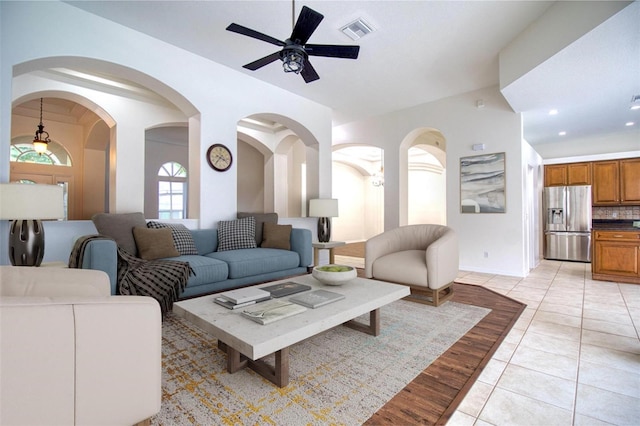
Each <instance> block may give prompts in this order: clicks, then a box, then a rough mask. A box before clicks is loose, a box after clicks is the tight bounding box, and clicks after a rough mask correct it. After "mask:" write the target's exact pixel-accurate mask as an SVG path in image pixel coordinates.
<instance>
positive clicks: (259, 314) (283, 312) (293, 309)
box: [242, 299, 307, 325]
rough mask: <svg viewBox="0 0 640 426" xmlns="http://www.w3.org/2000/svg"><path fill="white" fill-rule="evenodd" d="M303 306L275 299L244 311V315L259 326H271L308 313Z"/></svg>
mask: <svg viewBox="0 0 640 426" xmlns="http://www.w3.org/2000/svg"><path fill="white" fill-rule="evenodd" d="M306 310H307V308H305V307H304V306H302V305H297V304H295V303H293V302H289V301H287V300H282V299H273V300H270V301H268V302H264V303H261V304H260V305H256V306H249V307H247V308H244V309H243V310H242V315H243V316H245V317H247V318H249V319H250V320H253V321H255V322H257V323H259V324H263V325H264V324H270V323H272V322H274V321H278V320H281V319H283V318H287V317H290V316H292V315H296V314H299V313H302V312H304V311H306Z"/></svg>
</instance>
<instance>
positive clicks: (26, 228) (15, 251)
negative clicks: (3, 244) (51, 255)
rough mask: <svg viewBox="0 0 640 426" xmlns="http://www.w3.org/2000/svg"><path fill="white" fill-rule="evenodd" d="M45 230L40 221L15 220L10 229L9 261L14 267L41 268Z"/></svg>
mask: <svg viewBox="0 0 640 426" xmlns="http://www.w3.org/2000/svg"><path fill="white" fill-rule="evenodd" d="M43 257H44V228H43V227H42V222H41V221H40V220H31V219H28V220H14V221H13V222H11V228H10V229H9V260H10V261H11V264H12V265H13V266H40V264H41V263H42V258H43Z"/></svg>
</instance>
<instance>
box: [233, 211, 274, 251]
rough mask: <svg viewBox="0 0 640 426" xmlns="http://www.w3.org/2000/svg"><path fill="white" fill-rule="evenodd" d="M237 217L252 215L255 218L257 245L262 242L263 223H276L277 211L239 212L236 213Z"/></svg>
mask: <svg viewBox="0 0 640 426" xmlns="http://www.w3.org/2000/svg"><path fill="white" fill-rule="evenodd" d="M236 216H237V217H238V219H242V218H244V217H251V216H253V217H254V218H255V219H256V244H257V245H258V247H260V245H261V244H262V240H263V239H264V237H263V230H262V229H263V223H278V213H247V212H239V213H238V214H237V215H236Z"/></svg>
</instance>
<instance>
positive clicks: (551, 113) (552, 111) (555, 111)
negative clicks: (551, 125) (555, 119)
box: [549, 109, 558, 115]
mask: <svg viewBox="0 0 640 426" xmlns="http://www.w3.org/2000/svg"><path fill="white" fill-rule="evenodd" d="M549 115H558V110H557V109H550V110H549Z"/></svg>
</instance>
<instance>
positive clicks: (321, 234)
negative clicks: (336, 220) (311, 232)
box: [318, 217, 331, 243]
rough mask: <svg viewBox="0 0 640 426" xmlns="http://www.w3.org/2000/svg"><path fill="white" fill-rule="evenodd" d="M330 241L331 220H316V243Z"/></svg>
mask: <svg viewBox="0 0 640 426" xmlns="http://www.w3.org/2000/svg"><path fill="white" fill-rule="evenodd" d="M330 239H331V219H329V218H328V217H319V218H318V241H319V242H321V243H328V242H329V240H330Z"/></svg>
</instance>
